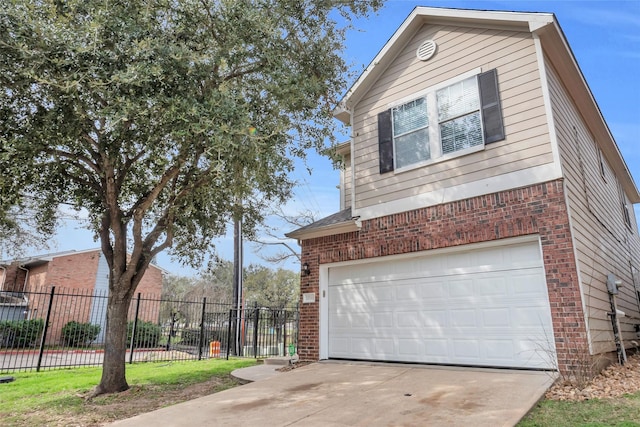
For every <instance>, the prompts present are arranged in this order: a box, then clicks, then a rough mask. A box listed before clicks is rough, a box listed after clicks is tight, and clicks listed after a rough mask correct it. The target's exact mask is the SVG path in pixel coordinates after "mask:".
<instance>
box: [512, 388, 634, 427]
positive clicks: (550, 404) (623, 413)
mask: <svg viewBox="0 0 640 427" xmlns="http://www.w3.org/2000/svg"><path fill="white" fill-rule="evenodd" d="M534 426H536V427H538V426H545V427H546V426H550V427H562V426H589V427H596V426H598V427H600V426H602V427H632V426H634V427H640V392H639V393H635V394H632V395H627V396H624V397H619V398H615V399H593V400H587V401H584V402H559V401H554V400H543V401H542V402H540V404H539V405H538V406H536V408H534V409H533V411H531V413H530V414H529V415H527V416H526V417H525V418H524V419H523V420H522V421H521V422H520V423H519V424H518V427H534Z"/></svg>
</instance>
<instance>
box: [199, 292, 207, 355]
mask: <svg viewBox="0 0 640 427" xmlns="http://www.w3.org/2000/svg"><path fill="white" fill-rule="evenodd" d="M206 309H207V297H204V298H202V316H200V340H199V343H198V360H202V346H203V345H204V315H205V312H206Z"/></svg>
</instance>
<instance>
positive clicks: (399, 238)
mask: <svg viewBox="0 0 640 427" xmlns="http://www.w3.org/2000/svg"><path fill="white" fill-rule="evenodd" d="M531 234H537V235H539V236H540V240H541V242H542V252H543V260H544V267H545V273H546V279H547V285H548V290H549V301H550V305H551V315H552V318H553V329H554V335H555V341H556V342H555V344H556V350H557V355H558V367H559V368H560V370H561V371H563V372H570V371H571V369H572V367H573V365H574V364H575V363H577V359H579V357H576V355H575V353H576V352H579V351H584V350H583V349H587V348H588V344H587V334H586V328H585V320H584V314H583V311H582V303H581V296H580V290H579V284H578V275H577V272H576V262H575V257H574V251H573V243H572V240H571V230H570V228H569V217H568V212H567V208H566V204H565V194H564V187H563V181H562V180H556V181H550V182H547V183H543V184H537V185H533V186H530V187H524V188H520V189H514V190H509V191H503V192H499V193H494V194H488V195H484V196H478V197H473V198H470V199H466V200H461V201H457V202H451V203H445V204H442V205H437V206H432V207H427V208H422V209H416V210H412V211H408V212H403V213H399V214H394V215H389V216H385V217H381V218H375V219H372V220H368V221H363V223H362V228H361V230H360V231H356V232H351V233H345V234H338V235H334V236H326V237H320V238H315V239H309V240H304V241H303V242H302V262H303V263H305V262H307V263H309V267H310V270H311V275H309V276H307V277H302V279H301V293H307V292H314V293H316V301H319V282H318V266H319V265H320V264H326V263H333V262H339V261H351V260H360V259H369V258H375V257H380V256H386V255H396V254H405V253H410V252H419V251H428V250H430V249H439V248H446V247H453V246H458V245H465V244H469V243H478V242H486V241H491V240H498V239H504V238H509V237H517V236H525V235H531ZM319 320H320V318H319V304H318V302H316V303H314V304H301V319H300V338H299V339H300V342H299V349H298V353H299V354H300V357H301V358H302V359H306V360H317V359H318V358H319Z"/></svg>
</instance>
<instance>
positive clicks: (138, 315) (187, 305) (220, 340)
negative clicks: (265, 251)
mask: <svg viewBox="0 0 640 427" xmlns="http://www.w3.org/2000/svg"><path fill="white" fill-rule="evenodd" d="M107 299H108V297H107V295H106V294H102V293H99V292H90V293H83V292H80V291H78V290H73V291H64V290H58V289H56V288H55V287H53V288H51V289H50V290H47V291H46V292H27V293H6V292H0V372H8V371H18V370H25V371H26V370H38V371H39V370H41V369H50V368H62V367H71V366H95V365H101V364H102V361H103V355H104V352H103V343H104V332H105V325H106V308H107ZM247 305H248V306H247V307H241V308H240V309H237V308H235V307H234V306H233V304H231V303H229V302H212V301H207V299H206V298H202V299H201V300H163V299H160V298H157V297H153V296H145V295H141V294H138V295H137V297H136V298H135V299H134V300H133V302H132V304H131V307H130V308H129V321H128V324H127V342H128V350H127V354H126V361H127V362H129V363H133V362H144V361H165V360H166V361H169V360H201V359H205V358H212V357H215V358H220V357H229V356H230V355H237V356H242V357H255V358H262V357H270V356H286V355H289V354H293V353H295V351H296V348H297V343H298V309H297V307H296V308H284V309H272V308H268V307H259V306H258V305H257V304H247Z"/></svg>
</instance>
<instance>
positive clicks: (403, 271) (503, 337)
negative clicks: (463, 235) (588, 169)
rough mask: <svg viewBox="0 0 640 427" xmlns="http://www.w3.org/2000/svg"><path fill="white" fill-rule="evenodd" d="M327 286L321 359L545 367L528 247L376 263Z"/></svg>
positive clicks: (542, 290) (540, 297) (334, 271)
mask: <svg viewBox="0 0 640 427" xmlns="http://www.w3.org/2000/svg"><path fill="white" fill-rule="evenodd" d="M328 277H329V281H328V290H329V295H328V302H329V306H328V311H329V322H328V323H329V340H328V345H329V349H328V354H329V357H340V358H355V359H374V360H389V361H407V362H424V363H451V364H473V365H481V366H505V367H533V368H553V365H554V363H553V362H554V360H555V356H554V354H555V353H554V351H555V349H554V345H553V337H552V325H551V315H550V309H549V302H548V296H547V290H546V282H545V276H544V269H543V267H542V260H541V259H540V249H539V245H538V243H535V242H529V243H518V244H514V245H505V246H501V247H493V248H484V249H479V250H474V251H470V250H462V251H461V253H448V254H439V255H435V256H423V257H417V258H407V259H398V258H394V259H389V260H382V259H377V260H376V262H373V263H363V264H356V265H350V266H340V267H333V268H330V269H329V274H328ZM545 347H546V348H547V349H548V350H547V351H546V354H545V352H544V351H541V348H545Z"/></svg>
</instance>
